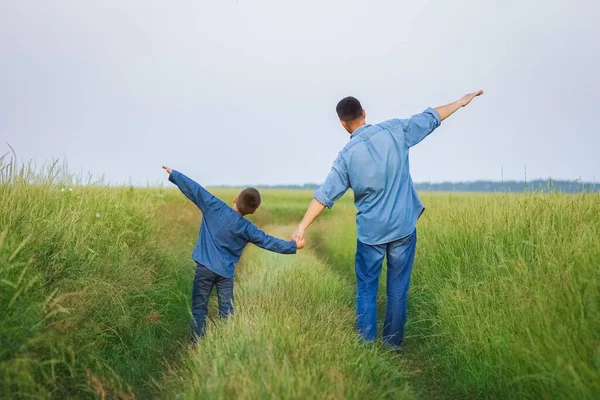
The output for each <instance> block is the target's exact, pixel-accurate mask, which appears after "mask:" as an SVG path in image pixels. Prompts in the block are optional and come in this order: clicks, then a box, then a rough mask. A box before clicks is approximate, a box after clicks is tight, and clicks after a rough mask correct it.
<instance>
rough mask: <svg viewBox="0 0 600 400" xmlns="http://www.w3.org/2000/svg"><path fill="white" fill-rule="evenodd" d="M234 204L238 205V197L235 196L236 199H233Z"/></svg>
mask: <svg viewBox="0 0 600 400" xmlns="http://www.w3.org/2000/svg"><path fill="white" fill-rule="evenodd" d="M233 203H234V204H237V196H235V197H234V198H233Z"/></svg>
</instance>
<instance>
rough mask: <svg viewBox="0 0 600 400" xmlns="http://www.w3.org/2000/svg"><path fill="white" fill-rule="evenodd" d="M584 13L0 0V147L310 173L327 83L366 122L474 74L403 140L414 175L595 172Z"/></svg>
mask: <svg viewBox="0 0 600 400" xmlns="http://www.w3.org/2000/svg"><path fill="white" fill-rule="evenodd" d="M599 19H600V5H598V2H597V1H596V2H595V1H593V0H576V1H566V0H565V1H563V0H560V1H557V0H548V1H545V2H543V3H540V1H538V0H518V1H513V0H499V1H481V0H455V1H447V0H437V1H414V0H413V1H373V0H369V1H367V0H363V1H350V0H328V1H323V0H301V1H294V2H291V1H282V0H239V1H235V0H211V1H204V0H203V1H199V0H188V1H168V2H167V1H149V0H144V1H139V0H136V1H134V0H110V1H108V0H101V1H100V0H98V1H91V0H89V1H76V0H73V1H49V0H43V1H27V0H0V57H1V60H0V61H1V62H0V139H1V140H0V154H2V153H5V152H7V151H8V150H9V148H8V145H7V144H6V143H7V142H8V143H9V144H10V145H11V146H13V147H14V149H15V151H16V152H17V155H18V156H19V158H20V159H21V160H23V161H25V160H29V159H34V160H35V161H36V163H37V164H38V165H40V164H42V163H43V162H45V161H48V160H52V159H56V158H59V159H67V160H68V163H69V165H70V168H71V169H72V170H73V171H75V172H78V171H83V172H86V173H87V172H91V173H93V174H95V175H102V174H104V176H105V177H106V178H107V179H108V180H109V181H111V182H126V181H128V180H129V179H131V180H132V182H134V183H136V184H145V183H148V182H150V183H157V182H164V181H165V176H164V175H163V173H162V171H161V170H160V166H161V165H162V164H163V163H164V164H167V165H170V166H172V167H173V168H175V169H178V170H181V171H182V172H184V173H186V174H188V175H190V176H191V177H193V178H195V179H196V180H198V181H200V182H201V183H204V184H207V185H210V184H261V183H267V184H281V183H304V182H322V181H323V180H324V178H325V176H326V174H327V173H328V171H329V169H330V167H331V164H332V162H333V160H334V158H335V157H336V155H337V152H338V151H339V150H340V149H341V148H342V147H343V146H344V144H345V143H346V142H347V140H348V139H349V136H348V134H347V133H346V132H345V131H344V130H343V129H342V127H341V126H340V124H339V121H338V120H337V118H336V115H335V105H336V103H337V101H338V100H340V99H341V98H342V97H344V96H347V95H354V96H356V97H358V98H359V99H360V100H361V102H362V103H363V106H364V108H365V109H366V111H367V117H368V122H371V123H376V122H379V121H381V120H384V119H389V118H393V117H408V116H410V115H412V114H414V113H418V112H421V111H422V110H423V109H425V108H426V107H428V106H439V105H442V104H445V103H448V102H451V101H453V100H456V99H457V98H459V97H461V96H462V95H463V94H464V93H466V92H468V91H473V90H477V89H480V88H481V89H484V90H485V91H486V94H485V95H484V96H483V97H481V98H478V99H476V100H475V101H474V102H473V103H472V105H471V106H469V107H467V108H465V109H462V110H460V111H458V113H457V114H455V115H454V116H452V117H451V118H450V119H448V120H446V121H445V122H444V123H443V124H442V126H441V127H440V128H439V129H438V130H437V131H436V132H435V133H434V134H433V135H432V136H430V137H429V138H427V139H426V140H425V141H424V142H422V143H421V144H420V145H418V146H416V147H414V148H413V149H412V150H411V170H412V175H413V178H414V180H415V181H430V180H431V181H432V182H439V181H444V180H452V181H458V180H475V179H494V180H500V170H501V167H502V166H504V178H505V179H523V176H524V166H525V164H526V165H527V175H528V178H529V179H532V178H535V177H548V176H551V177H554V178H556V179H578V178H579V177H580V176H581V177H582V178H583V179H584V180H588V181H591V180H593V179H594V176H595V179H596V180H597V181H598V180H600V152H599V149H600V128H599V127H598V126H597V124H598V122H597V121H598V120H597V116H598V115H599V113H600V112H599V107H600V101H599V100H598V92H599V91H600V77H599V75H598V74H599V71H600V45H598V43H597V41H598V38H600V24H599V23H598V20H599ZM366 168H368V166H366Z"/></svg>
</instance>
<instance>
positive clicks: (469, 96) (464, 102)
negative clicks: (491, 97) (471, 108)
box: [458, 90, 483, 107]
mask: <svg viewBox="0 0 600 400" xmlns="http://www.w3.org/2000/svg"><path fill="white" fill-rule="evenodd" d="M482 94H483V90H478V91H476V92H473V93H469V94H466V95H464V96H463V98H462V99H460V100H459V101H458V103H459V104H460V106H461V107H464V106H466V105H468V104H469V103H470V102H471V100H473V99H474V98H475V97H477V96H481V95H482Z"/></svg>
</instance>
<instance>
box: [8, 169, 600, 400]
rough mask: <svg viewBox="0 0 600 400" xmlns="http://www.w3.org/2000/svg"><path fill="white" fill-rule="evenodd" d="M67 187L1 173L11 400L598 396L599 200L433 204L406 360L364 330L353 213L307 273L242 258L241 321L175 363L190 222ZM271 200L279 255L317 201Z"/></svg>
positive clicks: (548, 197)
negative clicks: (359, 331) (368, 340)
mask: <svg viewBox="0 0 600 400" xmlns="http://www.w3.org/2000/svg"><path fill="white" fill-rule="evenodd" d="M75 183H77V184H74V182H73V179H72V178H71V177H70V176H69V175H68V174H66V173H63V172H61V170H60V169H57V168H56V166H55V167H53V168H52V169H50V170H48V171H45V172H44V173H42V174H41V175H40V174H35V173H33V172H32V170H31V169H30V168H27V167H19V168H17V166H16V164H15V163H6V162H0V310H2V312H0V343H2V346H1V347H0V397H4V398H61V399H62V398H122V399H126V398H133V397H134V396H135V397H140V398H149V397H156V398H189V399H192V398H208V399H211V398H242V399H243V398H248V399H252V398H298V399H300V398H302V399H303V398H329V399H353V398H356V399H358V398H394V399H398V398H415V397H417V398H441V397H448V398H476V397H484V398H573V399H578V398H597V397H598V396H599V395H600V379H599V376H600V347H599V343H600V329H599V326H600V310H599V307H600V302H599V300H598V299H599V298H600V297H599V293H598V292H599V275H600V270H599V269H598V260H600V240H598V238H599V237H600V197H599V196H598V195H597V194H596V195H593V194H581V195H562V194H543V195H542V194H536V193H530V194H524V195H517V194H514V195H509V194H503V195H481V194H478V195H467V194H464V195H462V194H460V195H457V194H436V195H431V194H425V195H424V196H423V199H424V200H425V202H426V204H427V206H428V210H427V212H426V213H425V215H424V216H423V217H422V219H421V220H420V221H419V228H418V229H419V242H418V251H417V260H416V264H415V269H414V272H413V284H412V288H411V293H410V315H409V321H408V331H407V339H406V347H405V352H404V353H402V354H400V355H397V354H395V353H390V351H388V350H387V349H386V348H384V347H382V346H381V345H380V344H375V345H364V344H361V343H360V341H359V340H358V337H357V335H356V333H355V330H354V293H355V291H354V290H355V289H354V285H355V278H354V261H353V260H354V251H355V245H356V230H355V226H354V213H355V210H354V207H353V205H352V201H351V198H350V197H349V196H346V197H345V198H343V199H342V200H340V202H338V204H336V206H335V208H334V209H333V211H332V212H327V213H326V214H325V215H324V216H323V217H321V218H320V220H319V222H318V223H317V224H316V225H315V226H314V227H312V228H311V230H310V231H309V242H308V245H309V247H308V249H307V250H304V251H303V252H301V253H300V255H298V256H280V255H275V254H272V253H268V252H266V251H263V250H258V249H255V248H252V247H253V246H250V249H249V250H248V251H247V253H246V254H244V257H243V261H242V263H241V264H240V266H239V268H238V271H237V272H236V291H235V295H236V302H235V308H236V313H235V315H234V316H233V317H232V318H231V319H230V320H229V321H228V322H226V323H224V322H222V321H219V320H218V318H215V314H216V313H215V310H216V308H215V307H214V306H213V307H212V313H211V315H210V321H211V323H210V324H209V332H208V335H207V337H206V338H205V339H204V340H203V341H201V342H200V344H199V345H198V346H197V347H196V348H194V349H186V350H184V349H185V346H184V345H183V344H184V343H185V342H186V339H187V337H188V333H189V332H188V323H189V293H190V288H191V282H192V277H193V267H194V264H193V262H192V261H191V260H190V259H189V254H190V251H191V249H192V246H193V244H194V242H195V240H196V235H197V231H198V226H199V222H200V214H199V213H198V211H197V210H196V208H195V206H193V205H192V204H191V203H190V202H189V201H187V199H185V198H184V197H183V195H181V194H180V193H178V191H177V190H176V189H169V190H164V189H161V188H155V189H139V188H127V187H113V188H109V187H104V186H101V185H99V184H95V185H85V184H82V183H81V182H75ZM236 192H237V191H235V190H225V189H219V190H217V191H216V194H217V195H218V196H219V197H221V198H223V199H224V200H230V199H231V198H233V197H234V196H235V194H236ZM262 192H263V193H262V194H263V205H262V206H261V208H260V209H259V211H258V213H257V215H255V216H253V217H252V219H253V220H254V221H255V222H256V223H258V224H259V225H263V226H264V225H266V224H271V225H272V228H271V229H269V230H270V231H271V233H275V234H278V235H279V236H283V237H286V236H288V235H289V234H290V232H291V231H292V230H293V226H292V225H289V224H291V223H296V222H297V221H299V220H300V218H301V217H302V215H303V213H304V211H305V208H306V205H307V204H308V201H309V200H310V197H311V193H310V192H308V191H280V190H266V191H262ZM274 225H280V226H281V225H285V226H284V227H274ZM381 293H382V295H381V296H380V304H381V305H383V304H384V298H383V293H385V291H384V290H381ZM381 311H383V308H381ZM166 365H169V370H168V372H166V373H165V368H166Z"/></svg>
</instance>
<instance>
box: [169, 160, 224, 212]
mask: <svg viewBox="0 0 600 400" xmlns="http://www.w3.org/2000/svg"><path fill="white" fill-rule="evenodd" d="M169 180H170V181H171V182H173V183H174V184H175V185H177V187H178V188H179V190H181V193H183V194H184V195H185V196H186V197H187V198H188V199H190V200H191V201H192V202H193V203H194V204H195V205H196V206H198V208H199V209H200V211H202V212H203V213H206V212H207V211H209V210H212V209H215V208H217V207H219V206H220V205H222V204H223V202H222V201H221V200H219V199H217V198H216V197H215V196H213V195H212V194H211V193H210V192H209V191H208V190H206V189H205V188H203V187H202V186H201V185H200V184H198V183H196V182H194V181H193V180H191V179H190V178H188V177H187V176H185V175H184V174H182V173H181V172H179V171H175V170H173V171H172V172H171V175H169Z"/></svg>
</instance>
